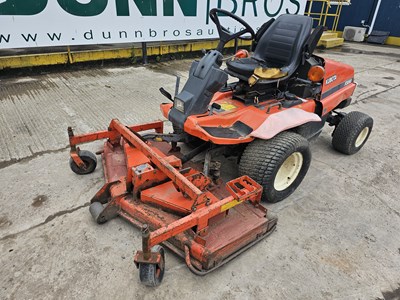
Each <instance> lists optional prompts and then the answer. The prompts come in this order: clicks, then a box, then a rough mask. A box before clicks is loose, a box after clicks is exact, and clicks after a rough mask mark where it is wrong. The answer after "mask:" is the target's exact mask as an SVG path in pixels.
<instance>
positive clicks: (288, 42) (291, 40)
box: [254, 14, 312, 74]
mask: <svg viewBox="0 0 400 300" xmlns="http://www.w3.org/2000/svg"><path fill="white" fill-rule="evenodd" d="M311 29H312V18H310V17H306V16H302V15H290V14H287V15H281V16H279V17H278V18H277V19H276V20H275V22H273V23H272V24H271V26H270V27H269V28H268V30H266V32H265V33H264V34H263V36H262V37H261V39H260V41H259V42H258V44H257V47H256V49H255V51H254V58H256V59H258V60H261V61H265V62H266V64H267V66H268V67H275V68H282V67H285V71H287V72H288V73H289V74H290V73H292V72H294V71H295V69H296V68H297V67H298V66H299V64H300V62H301V58H302V53H303V50H304V45H305V42H306V41H307V39H308V38H309V36H310V33H311Z"/></svg>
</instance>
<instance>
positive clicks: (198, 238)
mask: <svg viewBox="0 0 400 300" xmlns="http://www.w3.org/2000/svg"><path fill="white" fill-rule="evenodd" d="M149 130H154V131H155V133H158V134H162V132H163V122H161V121H160V122H153V123H147V124H142V125H137V126H130V127H127V126H124V125H122V124H121V123H120V122H119V121H118V120H116V119H114V120H112V121H111V123H110V126H109V128H108V130H107V131H100V132H95V133H89V134H84V135H74V133H73V131H72V129H71V128H69V130H68V132H69V139H70V146H71V163H72V164H74V166H75V169H80V170H81V174H86V173H87V168H91V166H92V165H93V162H92V163H90V157H89V155H87V151H80V150H79V148H77V147H76V146H77V145H78V144H82V143H87V142H91V141H95V140H100V139H107V141H106V142H105V144H104V150H103V151H102V160H103V167H104V176H105V185H104V186H103V187H102V188H101V189H100V190H99V192H98V193H97V194H96V195H95V196H94V197H93V199H92V200H91V203H92V204H91V206H90V212H91V214H92V216H93V218H94V219H95V220H96V222H97V223H99V224H101V223H105V222H106V221H108V220H110V219H112V218H114V217H116V216H121V217H123V218H124V219H126V220H127V221H129V222H130V223H132V224H133V225H135V226H137V227H139V228H141V229H142V241H143V242H142V251H138V252H137V253H136V255H135V259H134V261H135V264H136V265H137V267H138V268H139V270H140V280H141V281H142V282H143V283H144V284H146V285H150V286H155V285H158V284H160V283H161V281H162V278H163V274H164V267H165V257H164V250H163V249H162V247H160V246H159V245H160V244H163V245H165V246H166V247H168V248H169V249H170V250H172V251H173V252H174V253H176V254H178V255H179V256H181V257H182V258H184V259H185V261H186V263H187V265H188V267H189V269H190V270H191V271H192V272H194V273H195V274H197V275H204V274H207V273H209V272H210V271H212V270H215V269H216V268H218V267H219V266H221V265H223V264H224V263H225V262H227V261H229V260H231V259H232V258H234V257H236V256H237V255H238V254H240V253H242V252H243V251H245V250H246V249H248V248H249V247H250V246H252V245H254V244H255V243H257V242H258V241H260V240H261V239H263V238H264V237H266V236H268V235H269V234H270V233H271V232H272V231H273V230H274V229H275V226H276V222H277V219H276V218H272V219H269V218H268V217H267V210H266V209H265V208H264V207H263V206H262V205H261V204H260V200H261V194H262V187H261V186H260V185H259V184H258V183H256V182H255V181H254V180H252V179H251V178H250V177H248V176H242V177H239V178H236V179H234V180H231V181H229V182H227V183H226V184H223V183H222V182H221V180H219V181H218V182H215V181H213V180H212V179H211V178H209V177H207V176H205V175H204V174H203V173H202V172H201V171H199V170H197V169H196V168H193V167H185V166H182V161H181V159H179V158H178V157H176V156H174V155H171V154H172V153H173V152H172V151H171V146H170V144H168V143H166V142H154V141H147V140H146V139H144V138H143V137H142V136H140V135H139V133H138V132H140V131H149ZM80 153H83V154H86V155H85V157H82V156H81V154H80ZM92 159H93V158H92ZM94 164H95V162H94Z"/></svg>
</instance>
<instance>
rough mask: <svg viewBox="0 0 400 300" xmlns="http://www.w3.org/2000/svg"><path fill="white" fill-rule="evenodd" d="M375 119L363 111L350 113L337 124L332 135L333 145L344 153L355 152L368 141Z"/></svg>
mask: <svg viewBox="0 0 400 300" xmlns="http://www.w3.org/2000/svg"><path fill="white" fill-rule="evenodd" d="M373 125H374V120H373V119H372V118H371V117H370V116H368V115H366V114H363V113H362V112H359V111H352V112H350V113H348V114H347V115H346V116H345V117H344V118H343V119H342V120H341V121H340V123H339V124H338V125H337V126H336V128H335V131H334V132H333V137H332V146H333V148H335V149H336V150H337V151H339V152H341V153H344V154H348V155H351V154H354V153H357V152H358V151H360V149H361V148H362V147H363V146H364V145H365V143H366V142H367V140H368V138H369V136H370V134H371V131H372V127H373Z"/></svg>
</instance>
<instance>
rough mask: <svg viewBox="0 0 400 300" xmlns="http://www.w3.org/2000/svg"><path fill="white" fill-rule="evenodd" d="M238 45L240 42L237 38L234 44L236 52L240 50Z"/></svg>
mask: <svg viewBox="0 0 400 300" xmlns="http://www.w3.org/2000/svg"><path fill="white" fill-rule="evenodd" d="M238 47H239V43H238V39H237V38H236V39H235V46H234V48H235V49H234V53H235V54H236V53H237V52H238Z"/></svg>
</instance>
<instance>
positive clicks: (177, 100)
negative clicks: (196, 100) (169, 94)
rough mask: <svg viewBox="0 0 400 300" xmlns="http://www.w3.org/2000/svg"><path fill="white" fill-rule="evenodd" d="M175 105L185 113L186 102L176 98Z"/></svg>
mask: <svg viewBox="0 0 400 300" xmlns="http://www.w3.org/2000/svg"><path fill="white" fill-rule="evenodd" d="M174 107H175V109H177V110H179V111H180V112H181V113H185V102H183V101H182V100H181V99H178V98H175V100H174Z"/></svg>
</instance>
